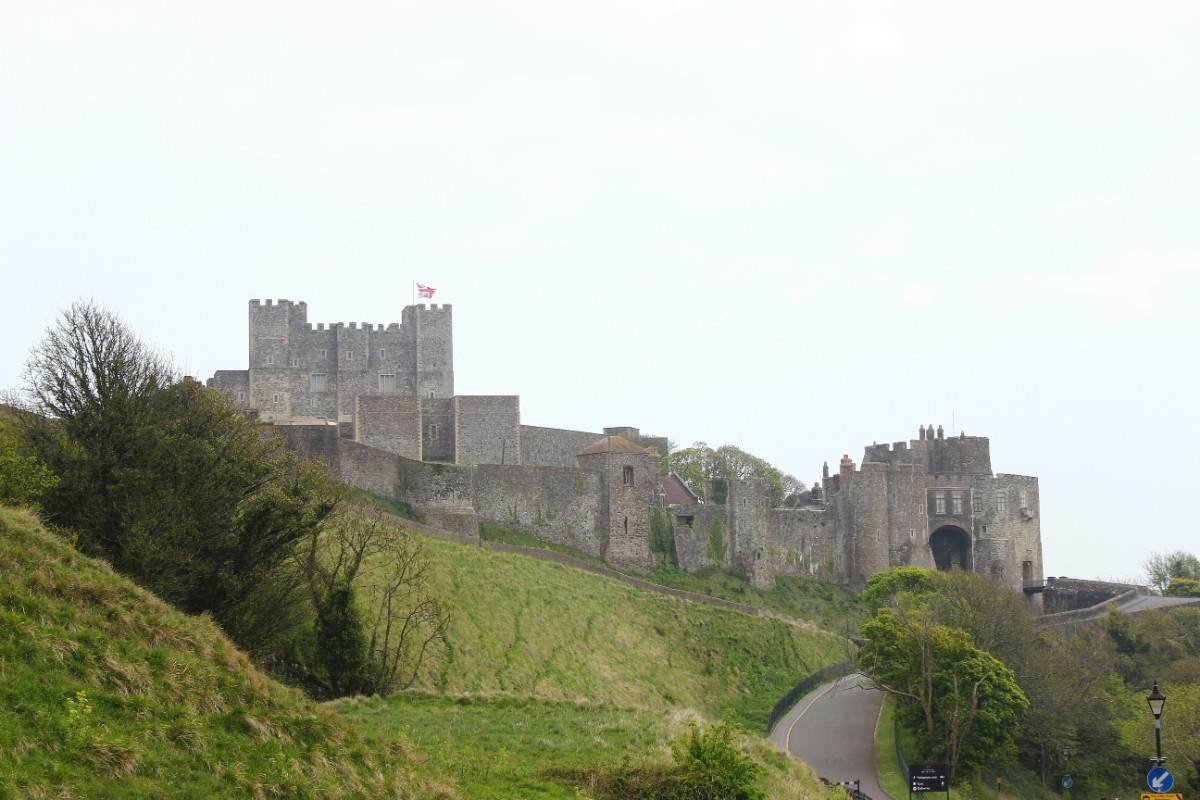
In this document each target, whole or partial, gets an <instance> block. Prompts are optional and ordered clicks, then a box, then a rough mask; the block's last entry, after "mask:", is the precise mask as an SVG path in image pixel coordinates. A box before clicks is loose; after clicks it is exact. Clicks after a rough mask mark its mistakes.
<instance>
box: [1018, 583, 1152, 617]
mask: <svg viewBox="0 0 1200 800" xmlns="http://www.w3.org/2000/svg"><path fill="white" fill-rule="evenodd" d="M1130 591H1136V592H1137V593H1139V594H1148V593H1149V590H1148V589H1146V588H1145V587H1138V586H1130V585H1128V584H1123V583H1107V582H1104V581H1083V580H1076V579H1074V578H1047V579H1046V588H1045V590H1044V591H1043V593H1042V607H1043V610H1044V611H1045V613H1047V614H1057V613H1060V612H1063V611H1080V610H1083V609H1086V608H1092V607H1093V606H1098V605H1101V604H1102V603H1107V602H1109V601H1110V600H1114V599H1115V598H1117V597H1119V596H1121V595H1123V594H1126V593H1128V592H1130Z"/></svg>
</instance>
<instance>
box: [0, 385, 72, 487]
mask: <svg viewBox="0 0 1200 800" xmlns="http://www.w3.org/2000/svg"><path fill="white" fill-rule="evenodd" d="M0 410H2V409H0ZM13 413H14V414H15V413H19V412H16V411H15V409H14V410H13ZM57 483H58V477H57V476H55V474H54V472H53V471H52V470H51V469H50V468H49V467H48V466H46V464H45V463H44V462H42V461H41V459H39V458H38V457H37V456H35V455H31V454H29V453H28V452H27V449H26V448H25V446H24V444H23V443H22V441H21V438H20V433H19V431H18V430H17V428H16V424H15V423H14V422H13V421H12V420H11V419H9V418H8V415H7V414H3V415H0V504H2V505H8V506H33V507H37V506H38V505H40V503H41V499H42V496H43V495H45V494H46V493H47V492H48V491H50V490H51V489H53V488H54V486H55V485H56V484H57Z"/></svg>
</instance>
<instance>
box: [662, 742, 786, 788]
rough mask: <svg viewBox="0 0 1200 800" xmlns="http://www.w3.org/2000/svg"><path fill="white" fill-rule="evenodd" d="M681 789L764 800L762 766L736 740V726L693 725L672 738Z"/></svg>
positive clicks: (672, 750) (672, 748)
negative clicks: (745, 752)
mask: <svg viewBox="0 0 1200 800" xmlns="http://www.w3.org/2000/svg"><path fill="white" fill-rule="evenodd" d="M671 753H672V755H674V756H675V763H676V764H677V765H678V766H679V774H678V781H679V787H678V788H679V791H678V794H675V795H673V796H676V797H680V798H689V799H690V798H696V800H765V798H766V794H765V793H764V792H763V789H762V786H761V782H762V773H763V769H762V767H760V766H759V765H758V764H757V763H755V761H754V760H753V759H752V758H750V757H749V756H747V755H745V754H744V753H742V752H741V751H740V750H738V749H737V747H735V746H734V744H733V728H731V727H730V726H729V725H714V726H711V727H708V728H701V727H700V726H698V725H695V724H693V725H690V726H688V729H687V730H686V731H684V733H683V734H681V735H680V736H678V737H677V738H675V739H674V740H673V741H672V742H671Z"/></svg>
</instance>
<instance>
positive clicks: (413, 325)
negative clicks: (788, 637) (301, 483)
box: [208, 300, 1043, 592]
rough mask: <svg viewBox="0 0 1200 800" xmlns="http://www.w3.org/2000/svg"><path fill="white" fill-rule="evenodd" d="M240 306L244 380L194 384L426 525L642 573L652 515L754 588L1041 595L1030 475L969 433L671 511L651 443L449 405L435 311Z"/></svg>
mask: <svg viewBox="0 0 1200 800" xmlns="http://www.w3.org/2000/svg"><path fill="white" fill-rule="evenodd" d="M249 311H250V347H249V357H250V359H249V361H250V363H249V366H248V369H246V370H223V371H220V372H218V373H216V375H215V376H214V377H213V378H212V379H210V380H209V382H208V385H209V386H211V387H215V388H217V389H219V390H221V391H222V392H223V393H224V394H225V395H226V396H227V397H228V398H229V400H230V401H231V402H233V403H235V404H236V405H237V406H238V407H240V408H243V409H245V410H246V411H248V412H252V413H256V414H257V415H258V416H259V418H260V419H261V420H263V421H264V422H269V423H273V424H274V425H275V426H276V429H277V431H279V432H281V433H283V434H284V435H285V437H286V438H287V441H288V444H289V446H290V447H292V448H293V449H296V450H298V451H301V452H304V453H306V454H308V455H310V456H312V457H316V458H320V459H322V460H324V461H326V462H327V463H328V464H329V465H330V466H331V468H332V469H333V470H334V472H335V473H336V474H338V475H339V476H341V477H342V478H343V479H344V480H346V481H347V482H349V483H351V484H353V485H356V486H360V487H361V488H363V489H366V490H368V491H371V492H374V493H376V494H380V495H383V496H386V497H391V498H394V499H396V500H403V501H406V502H408V503H411V504H412V505H413V506H414V507H415V508H416V509H417V510H418V511H419V512H420V513H421V514H422V516H423V517H424V518H425V519H426V520H427V521H430V522H431V523H433V524H438V525H440V526H443V527H446V528H449V529H451V530H455V531H458V532H460V533H462V534H465V535H468V536H474V535H477V533H478V526H479V524H480V523H494V524H498V525H502V526H505V527H508V528H513V529H517V530H521V531H524V532H526V533H529V534H530V535H533V536H535V537H538V538H541V539H544V540H546V541H552V542H558V543H561V544H565V545H569V546H572V547H575V548H577V549H580V550H582V551H584V552H586V553H589V554H591V555H593V556H596V557H599V558H604V559H605V560H607V561H610V562H612V563H614V564H617V565H620V566H624V567H629V568H634V569H639V570H649V569H652V568H653V565H654V560H655V557H656V556H655V554H653V553H652V552H651V549H650V520H651V516H652V515H654V514H658V515H661V516H664V517H665V518H666V520H667V521H668V522H669V524H670V528H671V531H672V537H673V548H672V553H673V557H674V558H675V559H676V561H677V563H678V564H679V565H680V566H681V567H682V568H684V569H687V570H693V571H694V570H697V569H701V568H704V567H707V566H719V567H723V568H725V569H729V570H731V571H733V572H736V573H738V574H741V575H744V576H746V577H747V578H748V579H750V580H751V581H752V582H753V583H755V584H756V585H759V586H771V585H773V584H774V581H775V577H776V576H778V575H794V576H803V577H810V578H817V579H820V580H826V581H832V582H837V583H840V584H843V585H846V586H849V587H850V588H852V589H855V590H858V589H861V588H862V587H863V586H865V584H866V581H867V578H869V577H870V576H871V575H873V574H874V573H876V572H880V571H882V570H886V569H888V568H890V567H894V566H919V567H926V568H936V569H942V570H947V569H965V570H972V571H975V572H982V573H986V574H988V575H991V576H993V577H995V578H997V579H999V580H1001V581H1003V582H1005V583H1007V584H1009V585H1010V586H1012V587H1013V588H1014V589H1017V590H1020V589H1022V588H1024V589H1026V591H1027V592H1033V591H1035V590H1037V589H1040V587H1041V585H1042V577H1043V575H1042V570H1043V568H1042V550H1041V528H1040V523H1039V516H1040V515H1039V504H1040V495H1039V489H1038V481H1037V478H1035V477H1029V476H1021V475H1009V474H1004V473H993V472H992V467H991V454H990V445H989V442H988V440H987V439H986V438H984V437H978V436H966V435H963V434H960V435H958V436H951V437H949V438H946V437H945V435H944V432H943V429H942V428H941V427H940V426H939V427H937V428H936V429H935V428H934V426H933V425H929V426H928V427H926V426H924V425H922V426H921V427H920V429H919V433H918V436H917V438H916V439H913V440H911V441H908V442H903V441H901V442H896V443H894V444H884V445H879V444H873V445H870V446H868V447H867V448H865V450H864V455H863V459H862V463H861V465H856V464H855V463H854V461H853V459H851V458H850V457H849V456H843V457H842V458H841V460H840V463H839V465H838V469H837V471H836V472H835V473H833V474H831V473H830V469H829V467H828V466H826V467H825V468H824V471H823V475H822V479H821V481H820V482H819V483H818V484H816V485H814V486H813V488H812V492H811V496H812V497H811V501H810V502H809V503H808V504H807V505H803V506H800V507H798V508H770V507H769V505H768V501H767V495H766V492H765V491H764V488H763V486H762V485H761V483H760V482H759V481H756V480H744V481H742V480H720V481H711V482H710V483H709V485H708V486H706V487H705V492H704V497H705V498H707V499H706V500H701V499H700V498H699V497H696V496H694V495H690V494H689V493H687V492H686V491H682V492H674V491H673V492H672V497H673V498H674V500H673V501H672V502H668V500H667V492H665V491H664V483H669V482H670V481H672V480H674V479H673V478H670V477H668V476H664V475H662V473H661V463H662V462H661V454H662V453H665V452H666V449H667V440H666V439H665V438H663V437H646V436H642V435H641V433H640V431H638V429H637V428H632V427H616V428H605V429H604V430H603V432H597V433H592V432H587V431H569V430H561V429H554V428H543V427H537V426H531V425H523V424H522V423H521V419H520V400H519V398H517V397H515V396H504V395H490V396H458V395H455V394H454V372H453V337H452V319H451V307H450V306H448V305H445V306H442V307H441V308H439V307H438V306H436V305H435V306H432V307H429V308H426V307H425V306H423V305H417V306H408V307H406V308H405V309H403V311H402V314H401V318H402V322H400V323H390V324H388V325H371V324H368V323H363V324H362V325H361V327H360V326H358V325H356V324H355V323H350V324H349V325H346V324H343V323H334V324H332V325H329V326H328V327H327V326H325V325H323V324H318V325H315V326H314V325H311V324H309V323H308V321H307V306H306V304H305V303H291V302H289V301H287V300H279V301H277V302H272V301H270V300H268V301H266V303H265V304H264V303H261V302H259V301H257V300H252V301H250V306H249ZM657 557H658V558H665V557H668V556H667V554H661V553H660V554H658V556H657Z"/></svg>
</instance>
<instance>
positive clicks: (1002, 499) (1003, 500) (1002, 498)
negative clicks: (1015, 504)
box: [996, 489, 1008, 511]
mask: <svg viewBox="0 0 1200 800" xmlns="http://www.w3.org/2000/svg"><path fill="white" fill-rule="evenodd" d="M1007 506H1008V496H1007V495H1006V494H1005V492H1004V490H1003V489H1001V490H1000V491H998V492H996V510H997V511H1004V510H1006V508H1007Z"/></svg>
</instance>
